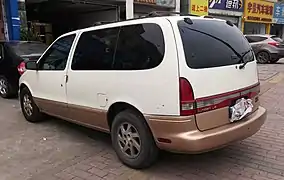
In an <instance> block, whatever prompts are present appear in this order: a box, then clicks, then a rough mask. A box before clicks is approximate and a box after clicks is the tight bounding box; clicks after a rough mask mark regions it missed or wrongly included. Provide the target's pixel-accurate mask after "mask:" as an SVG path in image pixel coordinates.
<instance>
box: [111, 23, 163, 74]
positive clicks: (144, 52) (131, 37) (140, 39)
mask: <svg viewBox="0 0 284 180" xmlns="http://www.w3.org/2000/svg"><path fill="white" fill-rule="evenodd" d="M164 53H165V43H164V36H163V32H162V29H161V28H160V26H159V25H157V24H150V23H147V24H138V25H129V26H124V27H122V28H121V30H120V34H119V40H118V43H117V49H116V54H115V63H114V67H113V69H115V70H142V69H151V68H154V67H156V66H158V65H159V64H160V63H161V62H162V60H163V57H164Z"/></svg>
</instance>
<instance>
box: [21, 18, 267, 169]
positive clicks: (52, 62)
mask: <svg viewBox="0 0 284 180" xmlns="http://www.w3.org/2000/svg"><path fill="white" fill-rule="evenodd" d="M26 69H27V71H26V72H25V73H24V74H23V75H22V76H21V78H20V104H21V108H22V112H23V115H24V116H25V118H26V119H27V120H28V121H30V122H39V121H41V120H43V117H44V114H48V115H51V116H55V117H59V118H62V119H65V120H67V121H71V122H74V123H77V124H81V125H83V126H87V127H91V128H94V129H98V130H100V131H105V132H108V133H110V134H111V139H112V145H113V148H114V150H115V152H116V154H117V155H118V157H119V159H120V160H121V161H122V162H123V163H124V164H126V165H128V166H130V167H132V168H145V167H148V166H150V165H151V164H153V163H154V162H155V160H156V158H157V154H158V150H159V149H163V150H168V151H172V152H182V153H202V152H206V151H211V150H214V149H218V148H221V147H224V146H226V145H228V144H230V143H232V142H235V141H239V140H242V139H245V138H247V137H249V136H251V135H253V134H255V133H256V132H257V131H258V130H259V129H260V127H261V126H262V125H263V123H264V121H265V119H266V110H265V109H264V108H262V107H261V106H260V105H259V88H260V83H259V81H258V74H257V64H256V61H255V58H254V54H253V52H252V49H251V47H250V45H249V43H248V42H247V40H246V39H245V38H244V36H243V34H242V33H241V31H239V29H238V28H237V27H236V26H234V25H233V24H232V23H231V22H229V21H224V20H218V19H212V18H205V17H194V16H161V17H152V18H141V19H135V20H128V21H122V22H117V23H110V24H104V25H99V26H95V27H90V28H86V29H80V30H77V31H73V32H70V33H67V34H64V35H62V36H61V37H59V38H58V39H57V40H55V42H54V43H53V44H52V45H51V46H50V47H49V48H48V49H47V51H45V52H44V54H43V56H41V58H40V59H39V60H38V61H37V62H31V61H30V62H27V63H26ZM245 111H246V112H245Z"/></svg>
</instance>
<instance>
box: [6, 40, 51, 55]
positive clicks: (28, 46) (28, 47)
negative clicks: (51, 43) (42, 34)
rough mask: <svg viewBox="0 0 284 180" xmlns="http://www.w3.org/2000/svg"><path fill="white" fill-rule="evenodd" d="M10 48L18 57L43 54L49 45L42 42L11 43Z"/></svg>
mask: <svg viewBox="0 0 284 180" xmlns="http://www.w3.org/2000/svg"><path fill="white" fill-rule="evenodd" d="M8 44H9V46H10V47H11V48H12V49H13V51H14V52H15V53H16V54H17V55H18V56H22V55H29V54H42V53H43V52H44V51H45V49H46V48H47V45H45V44H43V43H41V42H9V43H8Z"/></svg>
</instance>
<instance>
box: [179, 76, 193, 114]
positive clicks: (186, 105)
mask: <svg viewBox="0 0 284 180" xmlns="http://www.w3.org/2000/svg"><path fill="white" fill-rule="evenodd" d="M179 88H180V114H181V115H182V116H189V115H194V114H195V100H194V94H193V90H192V87H191V85H190V83H189V82H188V81H187V79H185V78H180V80H179Z"/></svg>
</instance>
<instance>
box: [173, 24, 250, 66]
mask: <svg viewBox="0 0 284 180" xmlns="http://www.w3.org/2000/svg"><path fill="white" fill-rule="evenodd" d="M192 22H193V24H188V23H187V22H185V21H183V20H182V21H179V22H178V27H179V31H180V34H181V38H182V43H183V47H184V53H185V57H186V62H187V65H188V66H189V67H190V68H196V69H197V68H211V67H220V66H228V65H234V64H239V63H244V62H248V61H253V60H254V54H253V52H252V51H251V46H250V45H249V43H248V41H247V40H246V39H245V37H244V36H243V34H242V32H241V31H240V30H239V29H238V28H237V27H236V26H235V25H229V24H227V23H226V21H219V20H211V19H210V20H209V19H208V20H207V19H206V20H204V19H192Z"/></svg>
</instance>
